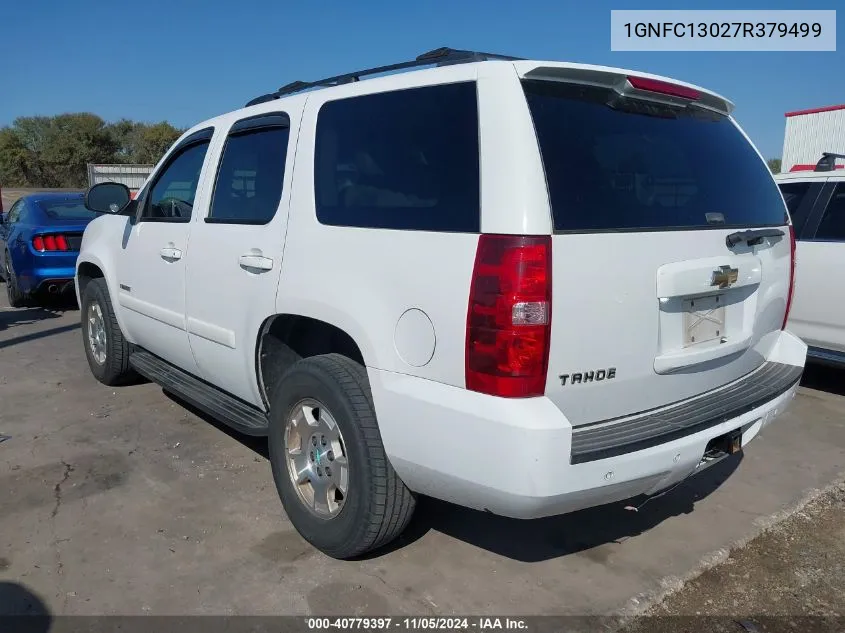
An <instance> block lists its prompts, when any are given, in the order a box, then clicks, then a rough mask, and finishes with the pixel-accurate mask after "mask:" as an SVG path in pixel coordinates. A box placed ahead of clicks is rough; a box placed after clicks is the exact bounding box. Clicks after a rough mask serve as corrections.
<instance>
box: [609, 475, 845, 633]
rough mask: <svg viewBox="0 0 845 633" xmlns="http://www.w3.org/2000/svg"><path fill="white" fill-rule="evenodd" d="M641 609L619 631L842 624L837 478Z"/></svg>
mask: <svg viewBox="0 0 845 633" xmlns="http://www.w3.org/2000/svg"><path fill="white" fill-rule="evenodd" d="M646 616H647V617H645V618H642V619H640V620H637V621H636V622H634V623H633V624H632V625H631V626H630V627H628V628H627V629H625V631H626V633H646V632H648V633H663V632H668V631H673V632H674V631H679V630H689V631H692V630H698V631H748V632H749V633H756V632H758V631H759V632H761V633H762V632H764V631H765V632H768V631H839V632H841V631H843V630H845V484H838V485H836V486H834V487H832V488H831V489H830V490H828V491H826V492H825V493H824V494H822V495H820V496H819V497H817V498H816V499H815V500H813V501H811V502H810V503H809V504H807V505H806V506H805V507H804V508H803V509H802V510H801V511H799V512H796V513H795V514H793V515H791V516H790V517H789V518H787V519H786V520H784V521H782V522H780V523H777V524H776V525H774V526H772V527H771V528H769V529H768V530H766V531H765V532H763V533H762V534H761V535H760V536H758V537H757V538H755V539H753V540H752V541H750V542H749V543H748V544H747V545H746V546H745V547H742V548H739V549H736V550H734V551H733V552H731V554H730V556H729V557H728V558H727V560H725V561H724V562H723V563H721V564H719V565H717V566H716V567H713V568H711V569H709V570H708V571H706V572H704V573H703V574H702V575H701V576H699V577H698V578H696V579H694V580H691V581H690V582H688V583H687V584H686V585H684V587H683V588H682V589H681V590H680V591H678V592H676V593H674V594H672V595H670V596H669V597H668V598H666V599H665V600H664V601H663V602H662V603H660V604H658V605H656V606H655V607H653V608H652V609H650V610H649V612H648V613H647V614H646ZM696 616H699V617H696ZM700 616H705V617H700Z"/></svg>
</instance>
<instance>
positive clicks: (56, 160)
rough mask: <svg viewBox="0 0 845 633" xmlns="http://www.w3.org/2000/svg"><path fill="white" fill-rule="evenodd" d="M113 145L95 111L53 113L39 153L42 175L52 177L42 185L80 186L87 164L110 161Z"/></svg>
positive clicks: (84, 180) (85, 180)
mask: <svg viewBox="0 0 845 633" xmlns="http://www.w3.org/2000/svg"><path fill="white" fill-rule="evenodd" d="M116 149H117V146H116V145H115V142H114V138H113V137H112V136H111V134H109V131H108V130H107V129H106V124H105V121H103V120H102V119H101V118H100V117H98V116H97V115H96V114H90V113H88V112H80V113H76V114H60V115H58V116H56V117H54V118H53V124H52V125H51V126H50V130H49V133H48V135H47V142H46V145H45V147H44V150H43V152H42V154H41V159H42V161H43V162H44V165H45V167H46V168H47V169H46V174H45V175H48V176H49V179H50V180H51V181H52V182H50V183H49V184H47V183H45V184H44V186H52V187H84V186H85V185H86V184H87V182H88V171H87V164H88V163H107V162H111V161H113V160H114V154H115V150H116Z"/></svg>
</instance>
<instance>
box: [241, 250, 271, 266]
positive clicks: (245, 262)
mask: <svg viewBox="0 0 845 633" xmlns="http://www.w3.org/2000/svg"><path fill="white" fill-rule="evenodd" d="M238 263H239V264H240V265H241V268H250V269H252V270H273V260H272V259H270V258H269V257H264V256H263V255H252V254H250V255H241V256H240V258H239V259H238Z"/></svg>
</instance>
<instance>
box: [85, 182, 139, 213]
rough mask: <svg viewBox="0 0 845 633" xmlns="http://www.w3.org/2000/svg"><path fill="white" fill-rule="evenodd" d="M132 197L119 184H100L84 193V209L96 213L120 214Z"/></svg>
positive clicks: (124, 186) (127, 190)
mask: <svg viewBox="0 0 845 633" xmlns="http://www.w3.org/2000/svg"><path fill="white" fill-rule="evenodd" d="M131 199H132V196H131V195H130V193H129V187H127V186H126V185H124V184H122V183H119V182H101V183H99V184H96V185H94V186H93V187H91V188H90V189H89V190H88V191H87V192H86V193H85V208H87V209H90V210H91V211H95V212H97V213H120V212H121V211H122V210H123V209H124V208H125V207H126V205H127V204H129V201H130V200H131Z"/></svg>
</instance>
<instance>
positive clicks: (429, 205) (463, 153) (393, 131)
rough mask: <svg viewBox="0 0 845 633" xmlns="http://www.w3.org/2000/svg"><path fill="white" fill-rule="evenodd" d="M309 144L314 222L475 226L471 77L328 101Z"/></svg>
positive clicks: (475, 123)
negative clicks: (313, 146) (312, 144)
mask: <svg viewBox="0 0 845 633" xmlns="http://www.w3.org/2000/svg"><path fill="white" fill-rule="evenodd" d="M316 143H317V147H316V157H315V188H316V200H317V218H318V219H319V220H320V222H322V223H324V224H335V225H345V226H365V227H379V228H389V229H416V230H427V231H463V232H477V231H478V230H479V224H480V220H479V214H480V210H479V208H480V203H479V196H480V194H479V186H480V182H479V166H478V112H477V107H476V94H475V84H474V83H459V84H450V85H443V86H432V87H426V88H414V89H410V90H400V91H395V92H386V93H380V94H374V95H366V96H362V97H353V98H350V99H343V100H339V101H331V102H329V103H326V104H325V105H324V106H323V107H322V108H321V109H320V114H319V116H318V119H317V139H316Z"/></svg>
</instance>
